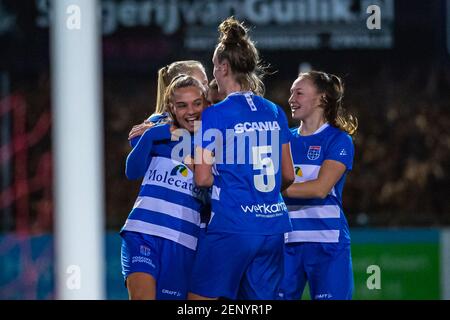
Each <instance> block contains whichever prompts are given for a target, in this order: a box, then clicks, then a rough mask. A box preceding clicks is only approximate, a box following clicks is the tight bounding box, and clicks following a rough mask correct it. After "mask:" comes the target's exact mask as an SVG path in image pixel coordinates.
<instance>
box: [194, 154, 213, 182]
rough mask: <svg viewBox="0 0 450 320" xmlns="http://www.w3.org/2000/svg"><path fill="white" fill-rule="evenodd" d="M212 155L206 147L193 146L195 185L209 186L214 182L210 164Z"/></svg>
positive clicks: (211, 163)
mask: <svg viewBox="0 0 450 320" xmlns="http://www.w3.org/2000/svg"><path fill="white" fill-rule="evenodd" d="M213 162H214V155H213V153H212V152H211V151H209V150H208V149H203V148H201V147H199V146H197V147H196V148H195V172H194V179H195V184H196V185H197V187H200V188H209V187H211V186H212V185H213V183H214V175H213V174H212V165H213Z"/></svg>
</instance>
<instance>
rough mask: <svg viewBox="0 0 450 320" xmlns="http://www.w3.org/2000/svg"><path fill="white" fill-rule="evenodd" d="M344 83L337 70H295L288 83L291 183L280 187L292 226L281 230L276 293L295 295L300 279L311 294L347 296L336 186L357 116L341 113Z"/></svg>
mask: <svg viewBox="0 0 450 320" xmlns="http://www.w3.org/2000/svg"><path fill="white" fill-rule="evenodd" d="M343 95H344V88H343V85H342V82H341V79H339V78H338V77H337V76H335V75H332V74H327V73H324V72H318V71H310V72H307V73H301V74H300V75H299V77H298V78H297V79H296V80H295V81H294V83H293V85H292V87H291V96H290V98H289V105H290V106H291V110H292V118H293V119H294V120H297V121H300V126H299V127H296V128H294V129H292V130H291V131H292V134H293V135H294V137H293V139H292V140H291V146H292V154H293V159H294V165H295V173H296V175H295V179H296V180H295V183H294V184H293V185H291V186H290V187H289V188H288V189H287V190H285V191H284V193H283V195H284V196H285V198H284V200H285V202H286V204H287V205H288V209H289V216H290V218H291V222H292V227H293V231H292V232H289V233H287V235H286V246H285V258H284V259H285V275H284V279H283V282H282V286H281V289H280V292H279V296H280V297H281V298H284V299H299V298H300V297H301V296H302V293H303V290H304V288H305V284H306V282H308V284H309V289H310V294H311V298H312V299H314V300H316V299H317V300H318V299H339V300H344V299H351V297H352V291H353V273H352V261H351V254H350V234H349V229H348V225H347V221H346V219H345V216H344V212H343V208H342V191H343V187H344V182H345V177H346V175H347V172H348V171H350V170H351V169H352V165H353V154H354V147H353V142H352V138H351V136H350V135H352V134H353V133H355V132H356V129H357V120H356V118H354V117H352V116H350V115H347V116H346V115H344V111H343V107H342V97H343Z"/></svg>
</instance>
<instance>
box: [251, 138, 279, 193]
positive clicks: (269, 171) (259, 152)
mask: <svg viewBox="0 0 450 320" xmlns="http://www.w3.org/2000/svg"><path fill="white" fill-rule="evenodd" d="M269 153H272V146H260V147H253V148H252V155H253V169H254V170H261V171H262V172H261V174H257V175H255V176H254V177H253V182H254V184H255V188H256V190H258V191H260V192H270V191H272V190H273V189H274V188H275V168H274V166H273V161H272V159H271V158H269V157H267V155H268V154H269ZM264 177H266V179H264Z"/></svg>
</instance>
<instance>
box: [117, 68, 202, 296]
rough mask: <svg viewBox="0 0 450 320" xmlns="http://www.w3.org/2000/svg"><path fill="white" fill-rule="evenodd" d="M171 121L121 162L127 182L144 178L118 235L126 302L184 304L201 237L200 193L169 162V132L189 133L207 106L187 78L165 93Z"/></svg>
mask: <svg viewBox="0 0 450 320" xmlns="http://www.w3.org/2000/svg"><path fill="white" fill-rule="evenodd" d="M166 97H167V100H166V101H167V106H168V108H169V110H168V111H169V112H170V114H171V118H172V119H173V122H172V123H171V124H163V125H156V126H154V127H152V128H150V129H148V130H147V131H145V133H144V134H143V135H142V137H141V138H140V139H139V141H138V143H137V144H136V146H135V147H134V148H133V150H132V151H131V152H130V154H129V155H128V158H127V163H126V175H127V177H128V178H129V179H138V178H142V177H144V179H143V181H142V186H141V189H140V192H139V196H138V198H137V200H136V202H135V204H134V207H133V209H132V211H131V212H130V214H129V216H128V219H127V221H126V223H125V225H124V226H123V228H122V230H121V236H122V273H123V275H124V277H125V281H126V286H127V288H128V292H129V296H130V299H155V298H156V299H186V295H187V290H188V289H187V286H188V284H187V283H188V280H189V277H190V275H191V270H192V264H193V259H194V255H195V250H196V247H197V237H198V235H199V232H200V211H201V209H202V205H203V198H204V196H205V194H204V193H205V192H206V191H205V190H201V189H199V188H197V187H196V186H195V185H194V179H193V173H192V171H191V170H190V169H189V167H188V166H187V165H185V164H184V163H182V162H178V161H176V160H174V159H173V158H171V153H172V150H173V148H174V147H175V146H176V145H177V143H178V142H176V141H171V135H172V134H173V131H174V129H176V128H183V129H186V130H187V131H189V133H191V134H192V133H193V132H194V122H195V121H198V120H199V119H200V116H201V112H202V111H203V109H204V108H205V107H206V105H207V103H206V92H205V88H204V86H203V85H202V84H201V83H200V82H199V81H198V80H196V79H195V78H193V77H191V76H187V75H181V76H179V77H176V78H175V79H174V80H173V81H172V82H171V84H170V85H169V87H168V88H167V92H166Z"/></svg>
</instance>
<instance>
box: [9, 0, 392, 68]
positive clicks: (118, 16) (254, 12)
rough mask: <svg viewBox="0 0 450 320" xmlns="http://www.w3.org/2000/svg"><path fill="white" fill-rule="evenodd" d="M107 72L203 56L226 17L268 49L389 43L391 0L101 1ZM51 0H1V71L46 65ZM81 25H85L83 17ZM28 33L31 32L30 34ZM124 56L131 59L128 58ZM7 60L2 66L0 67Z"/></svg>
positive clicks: (339, 48) (377, 48)
mask: <svg viewBox="0 0 450 320" xmlns="http://www.w3.org/2000/svg"><path fill="white" fill-rule="evenodd" d="M100 3H101V6H102V10H101V12H102V17H101V18H102V19H101V21H102V23H101V24H102V31H103V58H104V62H105V70H109V69H110V68H112V69H113V70H115V71H121V70H122V69H123V70H125V71H127V70H129V69H130V67H131V68H134V69H135V70H136V69H137V70H138V69H142V68H145V67H147V68H148V65H149V64H151V65H159V64H161V63H164V62H165V61H166V59H167V58H168V57H171V59H177V58H186V57H187V56H189V57H196V58H199V57H203V56H205V60H206V57H208V58H207V59H208V61H209V59H210V55H211V53H212V51H213V48H214V46H215V44H216V42H217V37H218V33H217V26H218V25H219V24H220V22H221V21H222V20H223V19H224V18H226V17H228V16H231V15H234V16H235V17H237V18H238V19H241V20H243V21H245V22H246V23H247V25H249V26H251V35H252V38H253V39H254V40H255V41H256V42H257V46H258V48H259V49H260V50H262V51H264V52H266V53H267V54H271V53H273V54H276V53H278V52H280V51H284V52H286V53H287V54H289V53H292V55H293V54H295V53H296V52H298V50H311V51H317V50H322V49H327V50H333V51H339V52H341V51H346V50H361V49H363V50H374V51H376V52H378V51H389V50H391V49H392V48H394V45H395V43H394V34H395V30H394V27H395V26H394V22H395V19H396V17H395V14H396V12H395V1H394V0H338V1H336V0H320V1H317V0H212V1H210V0H167V1H163V0H140V1H138V0H101V1H100ZM51 19H52V8H51V1H50V0H28V1H15V0H0V21H1V22H0V42H2V43H3V44H4V45H5V47H4V48H5V50H2V51H1V52H0V58H1V61H0V69H1V68H2V67H3V68H5V69H10V68H14V69H19V70H29V69H32V70H35V69H36V68H39V67H43V66H42V65H44V66H45V65H48V63H49V58H48V53H49V49H48V48H49V34H48V33H49V32H48V31H49V26H50V21H51ZM80 27H81V28H82V27H83V24H82V21H81V24H80ZM30 35H32V37H30ZM127 61H129V62H133V63H132V64H131V66H130V64H127ZM3 65H4V66H3Z"/></svg>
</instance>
